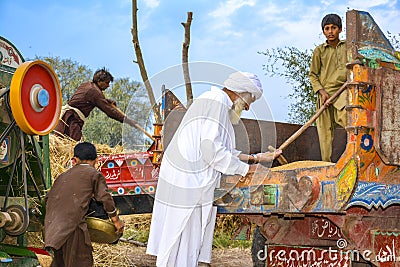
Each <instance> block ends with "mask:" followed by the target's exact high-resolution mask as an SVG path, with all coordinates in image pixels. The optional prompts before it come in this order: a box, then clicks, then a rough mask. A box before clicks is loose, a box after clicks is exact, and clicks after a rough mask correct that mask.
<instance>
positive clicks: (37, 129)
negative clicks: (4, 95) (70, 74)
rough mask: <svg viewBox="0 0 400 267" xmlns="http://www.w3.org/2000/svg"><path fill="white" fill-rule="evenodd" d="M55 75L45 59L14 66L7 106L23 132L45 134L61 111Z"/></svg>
mask: <svg viewBox="0 0 400 267" xmlns="http://www.w3.org/2000/svg"><path fill="white" fill-rule="evenodd" d="M61 105H62V99H61V90H60V83H59V81H58V78H57V75H56V74H55V72H54V71H53V69H52V67H51V66H50V65H49V64H47V63H46V62H43V61H40V60H37V61H27V62H24V63H22V64H21V65H19V66H18V68H17V70H16V71H15V73H14V75H13V77H12V80H11V85H10V106H11V111H12V114H13V116H14V119H15V121H16V122H17V124H18V126H19V127H20V128H21V130H22V131H24V132H25V133H26V134H30V135H34V134H37V135H46V134H48V133H50V132H51V131H52V130H53V129H54V128H55V127H56V126H57V123H58V120H59V117H60V113H61Z"/></svg>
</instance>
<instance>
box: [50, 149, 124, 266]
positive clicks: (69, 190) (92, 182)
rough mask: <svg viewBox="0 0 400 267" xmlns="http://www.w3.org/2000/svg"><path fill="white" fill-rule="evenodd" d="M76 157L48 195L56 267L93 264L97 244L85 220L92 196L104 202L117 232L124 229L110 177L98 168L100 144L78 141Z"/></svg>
mask: <svg viewBox="0 0 400 267" xmlns="http://www.w3.org/2000/svg"><path fill="white" fill-rule="evenodd" d="M74 159H75V160H76V164H75V166H73V167H72V168H71V169H69V170H67V171H66V172H64V173H62V174H61V175H60V176H58V178H57V179H56V180H55V182H54V184H53V186H52V188H51V190H50V191H49V192H48V194H47V196H46V199H45V200H46V216H45V243H46V247H47V248H51V249H52V250H53V252H54V259H53V262H52V265H51V266H52V267H56V266H69V267H75V266H82V267H84V266H93V255H92V250H93V248H92V245H91V241H90V237H89V231H88V228H87V224H86V221H85V216H86V214H87V211H88V208H89V203H90V200H91V198H92V197H94V198H95V199H96V200H97V201H99V202H102V203H103V206H104V209H105V211H106V212H107V214H108V216H109V217H110V218H111V219H112V221H113V223H114V225H115V227H116V229H117V232H118V233H122V232H123V230H124V223H123V222H122V221H121V220H120V219H119V217H118V215H117V210H116V208H115V204H114V200H113V199H112V196H111V194H110V193H108V192H107V185H106V180H105V178H104V176H103V174H102V173H101V172H99V171H98V170H96V168H95V164H96V160H97V152H96V147H95V146H94V145H93V144H91V143H88V142H83V143H79V144H77V145H76V146H75V148H74Z"/></svg>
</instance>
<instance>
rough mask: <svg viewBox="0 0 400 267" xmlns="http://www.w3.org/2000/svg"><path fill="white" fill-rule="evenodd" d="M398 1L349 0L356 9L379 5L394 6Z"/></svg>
mask: <svg viewBox="0 0 400 267" xmlns="http://www.w3.org/2000/svg"><path fill="white" fill-rule="evenodd" d="M396 2H397V1H393V0H352V1H349V6H350V7H351V8H354V9H358V8H359V9H360V10H367V9H369V8H372V7H378V6H394V5H396Z"/></svg>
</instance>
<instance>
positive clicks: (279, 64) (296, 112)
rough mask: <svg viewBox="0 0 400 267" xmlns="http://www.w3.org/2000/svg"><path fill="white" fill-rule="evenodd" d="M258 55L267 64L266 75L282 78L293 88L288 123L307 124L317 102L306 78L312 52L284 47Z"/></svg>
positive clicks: (265, 66) (265, 67) (265, 65)
mask: <svg viewBox="0 0 400 267" xmlns="http://www.w3.org/2000/svg"><path fill="white" fill-rule="evenodd" d="M259 54H262V55H264V56H266V60H267V63H266V64H264V65H263V70H265V71H266V74H269V75H270V76H271V77H273V76H279V77H283V78H284V79H285V80H286V82H287V83H288V84H290V85H291V86H292V87H293V92H292V93H290V94H289V95H288V97H289V98H291V99H293V100H294V103H292V104H290V106H289V112H288V115H289V122H292V123H298V124H304V123H305V122H307V121H308V120H309V119H310V118H311V117H312V116H313V115H314V114H315V103H316V101H317V95H316V94H315V93H314V92H313V90H312V87H311V83H310V79H309V76H308V73H309V71H310V64H311V59H312V50H305V51H301V50H299V49H298V48H296V47H284V48H272V49H267V50H266V51H265V52H259Z"/></svg>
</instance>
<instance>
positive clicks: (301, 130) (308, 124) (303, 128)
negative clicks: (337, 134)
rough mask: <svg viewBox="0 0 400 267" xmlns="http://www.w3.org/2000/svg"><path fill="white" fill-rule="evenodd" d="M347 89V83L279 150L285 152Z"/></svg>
mask: <svg viewBox="0 0 400 267" xmlns="http://www.w3.org/2000/svg"><path fill="white" fill-rule="evenodd" d="M346 87H347V82H346V83H344V84H343V85H342V87H340V88H339V90H337V91H336V92H335V93H334V94H333V95H332V96H331V97H330V98H328V100H326V101H325V103H324V105H323V106H322V107H320V109H319V110H318V111H317V113H315V114H314V116H312V117H311V119H310V120H309V121H307V122H306V124H304V125H303V126H302V127H301V128H300V129H298V130H297V131H296V132H295V133H294V134H292V136H290V137H289V138H288V139H287V140H286V141H285V142H283V143H282V145H280V147H279V148H278V149H281V150H284V149H285V148H286V147H287V146H288V145H290V144H291V143H292V142H293V141H294V140H296V139H297V137H299V136H300V135H301V134H302V133H303V132H304V131H305V130H307V128H308V127H310V126H311V124H313V122H314V121H315V120H316V119H317V118H318V117H319V116H320V115H321V113H322V112H323V111H324V110H325V109H326V108H327V107H328V106H329V105H330V104H331V102H332V101H333V100H335V99H336V98H337V97H338V96H339V95H340V94H341V93H342V92H343V91H344V90H345V89H346Z"/></svg>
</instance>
